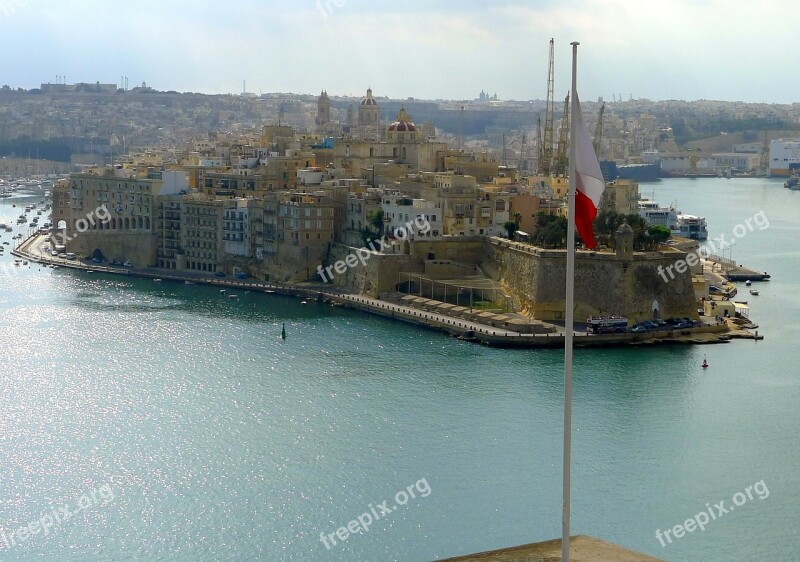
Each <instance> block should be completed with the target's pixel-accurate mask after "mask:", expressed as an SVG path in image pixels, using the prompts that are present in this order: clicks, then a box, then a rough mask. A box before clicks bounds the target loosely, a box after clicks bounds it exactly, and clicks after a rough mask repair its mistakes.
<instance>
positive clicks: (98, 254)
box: [91, 248, 106, 261]
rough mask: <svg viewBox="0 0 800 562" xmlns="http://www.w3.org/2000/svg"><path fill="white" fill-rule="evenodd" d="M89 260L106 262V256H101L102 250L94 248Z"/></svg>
mask: <svg viewBox="0 0 800 562" xmlns="http://www.w3.org/2000/svg"><path fill="white" fill-rule="evenodd" d="M91 258H92V259H93V260H100V261H106V256H105V254H103V250H101V249H100V248H95V249H94V251H93V252H92V256H91Z"/></svg>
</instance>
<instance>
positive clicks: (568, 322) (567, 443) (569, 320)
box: [561, 41, 580, 562]
mask: <svg viewBox="0 0 800 562" xmlns="http://www.w3.org/2000/svg"><path fill="white" fill-rule="evenodd" d="M570 45H572V100H571V101H572V104H573V105H572V112H571V119H570V132H569V192H568V195H567V213H568V217H567V287H566V290H567V295H566V303H565V309H564V312H565V322H564V468H563V470H564V482H563V494H564V495H563V506H562V517H561V560H562V562H569V508H570V465H571V462H572V342H573V335H574V332H573V324H574V321H575V318H574V309H575V189H576V185H577V184H576V180H577V174H576V172H575V161H576V157H575V156H576V155H575V141H576V138H575V137H576V135H575V115H576V114H575V112H576V110H577V108H576V107H575V88H576V82H577V75H578V72H577V68H578V45H580V43H578V42H577V41H573V42H572V43H570Z"/></svg>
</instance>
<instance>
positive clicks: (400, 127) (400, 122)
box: [389, 108, 417, 133]
mask: <svg viewBox="0 0 800 562" xmlns="http://www.w3.org/2000/svg"><path fill="white" fill-rule="evenodd" d="M416 130H417V127H416V125H414V122H413V121H411V118H410V117H409V116H408V113H406V109H405V108H402V109H400V113H398V114H397V120H396V121H395V122H394V123H392V124H391V125H389V131H396V132H399V133H403V132H406V131H409V132H411V131H416Z"/></svg>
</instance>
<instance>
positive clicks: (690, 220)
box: [670, 215, 708, 240]
mask: <svg viewBox="0 0 800 562" xmlns="http://www.w3.org/2000/svg"><path fill="white" fill-rule="evenodd" d="M670 230H672V234H673V236H682V237H684V238H691V239H692V240H707V239H708V228H707V226H706V219H705V218H704V217H698V216H695V215H678V219H677V220H676V221H675V225H674V226H673V227H671V228H670Z"/></svg>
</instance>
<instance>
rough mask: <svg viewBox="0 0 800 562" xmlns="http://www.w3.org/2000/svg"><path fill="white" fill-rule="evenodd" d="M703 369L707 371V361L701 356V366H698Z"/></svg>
mask: <svg viewBox="0 0 800 562" xmlns="http://www.w3.org/2000/svg"><path fill="white" fill-rule="evenodd" d="M700 366H701V367H702V368H703V369H708V361H706V358H705V356H703V364H702V365H700Z"/></svg>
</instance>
